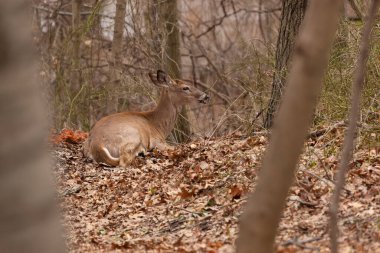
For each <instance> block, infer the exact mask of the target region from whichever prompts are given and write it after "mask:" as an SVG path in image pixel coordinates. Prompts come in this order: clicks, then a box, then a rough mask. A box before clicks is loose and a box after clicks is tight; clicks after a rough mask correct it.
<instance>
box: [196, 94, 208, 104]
mask: <svg viewBox="0 0 380 253" xmlns="http://www.w3.org/2000/svg"><path fill="white" fill-rule="evenodd" d="M209 99H210V97H209V96H208V95H207V94H206V93H205V94H203V95H202V96H201V97H200V98H199V102H200V103H203V104H206V102H207V101H208V100H209Z"/></svg>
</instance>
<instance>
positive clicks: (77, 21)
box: [68, 0, 82, 127]
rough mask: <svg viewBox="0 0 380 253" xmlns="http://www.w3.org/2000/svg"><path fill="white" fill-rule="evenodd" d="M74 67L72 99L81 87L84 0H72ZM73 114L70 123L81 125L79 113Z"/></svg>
mask: <svg viewBox="0 0 380 253" xmlns="http://www.w3.org/2000/svg"><path fill="white" fill-rule="evenodd" d="M71 5H72V36H73V37H72V50H73V51H72V52H73V53H72V57H73V58H72V68H71V80H70V82H71V84H70V91H71V94H70V95H71V96H70V99H71V100H74V98H75V97H76V96H77V94H78V92H79V90H80V88H81V74H80V73H81V71H80V64H81V62H80V60H81V59H80V58H81V55H80V44H81V31H80V30H81V29H80V28H81V13H80V12H81V5H82V0H72V2H71ZM69 116H72V117H71V118H69V119H68V123H69V124H74V125H76V127H80V125H81V124H80V120H79V118H78V114H77V113H76V112H74V113H73V114H70V115H69Z"/></svg>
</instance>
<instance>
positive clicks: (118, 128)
mask: <svg viewBox="0 0 380 253" xmlns="http://www.w3.org/2000/svg"><path fill="white" fill-rule="evenodd" d="M149 77H150V79H151V80H152V82H153V83H154V84H155V85H156V86H158V87H160V88H161V94H160V100H159V103H158V105H157V106H156V108H154V109H153V110H152V111H147V112H122V113H116V114H112V115H109V116H106V117H104V118H102V119H100V120H99V121H98V122H97V123H96V124H95V126H94V127H93V128H92V130H91V131H90V135H89V137H88V140H87V141H86V143H85V145H84V153H85V155H86V156H87V157H89V158H91V159H93V160H95V161H96V162H98V163H105V164H107V165H111V166H118V165H120V166H123V167H126V166H128V165H129V164H130V163H131V162H132V161H133V159H134V158H135V156H136V155H137V154H138V153H140V152H145V151H147V150H150V149H153V148H158V149H168V148H171V146H169V145H168V144H167V143H166V141H165V139H166V137H167V136H168V135H169V133H170V132H171V131H172V130H173V128H174V124H175V122H176V118H177V115H178V112H180V110H181V107H182V106H183V105H184V104H187V103H190V102H191V101H198V102H200V103H206V101H207V100H208V99H209V97H208V96H207V94H205V93H204V92H202V91H200V90H198V89H196V88H195V87H193V86H192V85H189V84H186V83H185V82H183V81H181V80H173V79H171V78H170V77H169V76H168V75H167V74H166V73H165V72H164V71H162V70H158V71H157V75H154V74H152V73H149Z"/></svg>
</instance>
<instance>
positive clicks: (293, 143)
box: [237, 0, 343, 253]
mask: <svg viewBox="0 0 380 253" xmlns="http://www.w3.org/2000/svg"><path fill="white" fill-rule="evenodd" d="M342 10H343V0H339V1H338V0H336V1H330V0H316V1H311V2H310V6H309V7H308V11H307V12H306V16H305V20H304V23H303V26H302V28H301V31H300V34H299V38H298V41H297V42H296V44H295V49H294V61H293V64H292V67H291V71H290V74H289V77H288V80H287V90H286V92H285V95H284V100H283V104H282V106H281V107H280V109H279V112H278V115H277V116H276V118H275V120H274V125H273V131H272V135H271V139H270V143H269V146H268V149H267V152H266V154H265V157H264V161H263V168H262V170H261V171H260V175H259V179H258V182H257V186H256V190H255V192H254V193H253V195H252V196H251V197H250V199H249V200H248V203H247V206H246V209H245V211H244V213H243V215H242V217H241V222H240V234H239V238H238V241H237V252H238V253H246V252H255V253H268V252H273V244H274V239H275V235H276V232H277V228H278V224H279V222H280V218H281V215H282V213H283V209H284V207H285V203H286V197H287V194H288V191H289V188H290V186H291V185H292V182H293V180H294V173H295V169H296V165H297V162H298V160H299V157H300V155H301V152H302V148H303V145H304V141H305V139H306V136H307V132H308V128H309V126H310V124H311V122H312V116H313V112H314V109H315V106H316V103H317V98H318V96H319V94H320V91H321V88H322V80H323V76H324V72H325V70H326V68H327V64H328V58H329V51H330V50H331V47H332V44H333V39H334V35H335V33H336V30H337V27H338V23H339V17H340V13H341V12H342Z"/></svg>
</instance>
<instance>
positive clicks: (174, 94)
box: [149, 70, 210, 104]
mask: <svg viewBox="0 0 380 253" xmlns="http://www.w3.org/2000/svg"><path fill="white" fill-rule="evenodd" d="M149 77H150V79H151V80H152V82H153V83H154V84H155V85H156V86H158V87H161V88H163V89H164V90H166V91H168V93H169V96H170V98H171V100H172V101H173V102H174V103H176V104H186V103H190V102H192V101H198V102H199V103H203V104H205V103H206V102H207V101H208V100H209V98H210V97H209V96H208V95H207V94H206V93H204V92H203V91H201V90H199V89H197V88H195V87H194V86H193V85H191V84H189V83H186V82H185V81H182V80H174V79H172V78H170V77H169V76H168V75H167V74H166V73H165V72H164V71H162V70H157V74H156V75H154V74H153V73H149Z"/></svg>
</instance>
